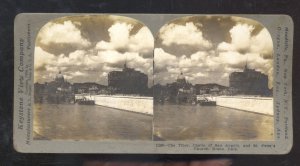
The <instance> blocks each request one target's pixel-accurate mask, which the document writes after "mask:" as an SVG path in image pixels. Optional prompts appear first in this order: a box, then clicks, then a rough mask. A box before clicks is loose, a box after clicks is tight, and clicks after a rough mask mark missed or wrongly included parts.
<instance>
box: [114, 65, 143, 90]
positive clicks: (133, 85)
mask: <svg viewBox="0 0 300 166" xmlns="http://www.w3.org/2000/svg"><path fill="white" fill-rule="evenodd" d="M108 87H109V88H111V90H112V91H113V92H114V93H122V94H137V95H145V94H147V93H148V76H147V75H146V74H144V73H142V72H140V71H136V70H135V69H133V68H128V67H127V66H126V63H125V64H124V68H123V69H122V71H111V72H109V73H108Z"/></svg>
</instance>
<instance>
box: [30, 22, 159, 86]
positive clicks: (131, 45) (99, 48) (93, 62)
mask: <svg viewBox="0 0 300 166" xmlns="http://www.w3.org/2000/svg"><path fill="white" fill-rule="evenodd" d="M94 17H96V16H93V17H92V16H91V17H81V18H76V19H74V20H73V19H64V20H60V21H52V22H49V23H47V24H46V25H45V26H44V27H43V28H42V29H41V31H40V32H39V34H38V36H39V38H38V42H37V44H38V45H37V46H36V48H35V82H48V81H52V80H53V79H54V78H55V76H56V74H57V73H58V71H61V72H62V73H63V75H64V76H65V79H67V80H68V81H69V82H73V83H74V82H97V83H100V84H107V75H108V73H109V72H111V71H116V70H118V71H120V70H122V68H123V66H124V63H125V62H126V63H127V66H128V67H130V68H134V69H136V70H138V71H141V72H143V73H145V74H147V75H148V78H149V79H148V80H149V82H148V83H149V85H150V86H151V84H152V77H151V76H152V74H153V48H154V38H153V36H152V33H151V32H150V30H149V29H148V28H147V27H145V26H143V25H142V24H140V23H139V22H137V21H136V20H133V19H127V18H123V17H113V18H111V17H105V19H104V18H102V19H100V20H102V21H105V22H103V23H104V24H105V25H102V24H99V23H97V24H95V25H97V26H96V27H90V25H89V23H88V22H89V21H90V20H97V19H94ZM99 18H100V17H99ZM86 19H88V20H86ZM84 23H85V24H84ZM87 23H88V24H87ZM95 34H98V35H100V36H98V37H94V36H93V35H95ZM69 45H72V46H71V48H70V47H69ZM53 50H59V51H53Z"/></svg>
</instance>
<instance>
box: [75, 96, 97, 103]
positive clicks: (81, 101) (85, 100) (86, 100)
mask: <svg viewBox="0 0 300 166" xmlns="http://www.w3.org/2000/svg"><path fill="white" fill-rule="evenodd" d="M77 103H78V104H79V105H95V100H89V99H87V98H85V97H83V98H82V99H80V100H77Z"/></svg>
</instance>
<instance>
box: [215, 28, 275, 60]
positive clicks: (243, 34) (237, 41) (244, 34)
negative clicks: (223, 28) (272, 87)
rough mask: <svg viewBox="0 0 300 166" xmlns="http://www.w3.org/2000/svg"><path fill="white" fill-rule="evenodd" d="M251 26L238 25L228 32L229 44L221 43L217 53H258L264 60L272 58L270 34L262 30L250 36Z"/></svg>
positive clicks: (264, 29)
mask: <svg viewBox="0 0 300 166" xmlns="http://www.w3.org/2000/svg"><path fill="white" fill-rule="evenodd" d="M253 30H254V27H253V26H252V25H247V24H240V23H238V24H237V25H235V26H234V27H232V29H231V30H230V31H229V33H230V36H231V42H230V43H228V42H221V43H220V44H219V45H218V47H217V49H218V50H219V51H237V52H241V53H247V52H251V53H258V54H260V55H261V56H263V57H264V58H268V59H270V58H272V55H273V42H272V38H271V36H270V33H269V32H268V30H267V29H266V28H263V29H262V30H261V31H260V32H259V33H258V34H257V35H251V33H252V31H253Z"/></svg>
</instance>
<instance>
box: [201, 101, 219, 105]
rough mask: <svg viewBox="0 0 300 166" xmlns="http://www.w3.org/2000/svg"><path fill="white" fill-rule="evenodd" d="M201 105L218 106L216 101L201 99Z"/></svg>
mask: <svg viewBox="0 0 300 166" xmlns="http://www.w3.org/2000/svg"><path fill="white" fill-rule="evenodd" d="M199 104H200V105H201V106H216V105H217V103H216V101H201V102H199Z"/></svg>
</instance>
